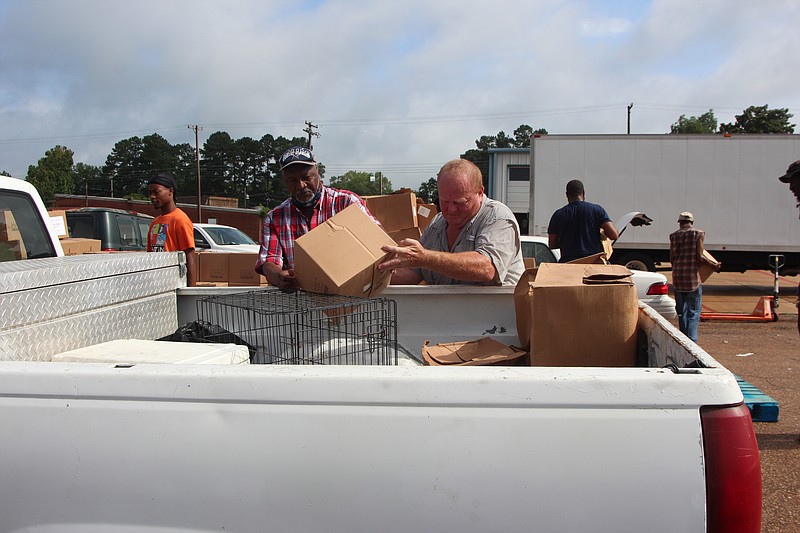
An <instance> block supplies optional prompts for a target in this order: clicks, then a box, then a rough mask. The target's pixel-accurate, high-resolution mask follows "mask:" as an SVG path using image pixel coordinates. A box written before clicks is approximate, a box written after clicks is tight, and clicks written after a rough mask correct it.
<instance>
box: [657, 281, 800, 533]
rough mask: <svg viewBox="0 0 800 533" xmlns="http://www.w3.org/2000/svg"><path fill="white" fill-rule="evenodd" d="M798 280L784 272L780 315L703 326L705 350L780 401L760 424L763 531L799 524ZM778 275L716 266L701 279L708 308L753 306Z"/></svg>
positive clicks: (796, 527) (700, 331)
mask: <svg viewBox="0 0 800 533" xmlns="http://www.w3.org/2000/svg"><path fill="white" fill-rule="evenodd" d="M664 274H665V275H667V277H668V278H669V277H670V273H669V272H664ZM799 281H800V277H798V276H795V277H786V278H783V277H782V278H780V293H779V294H780V296H779V307H778V317H779V318H778V321H777V322H764V323H753V322H749V323H748V322H727V321H720V320H709V321H704V322H701V323H700V326H699V328H698V344H700V346H701V347H702V348H703V349H704V350H706V351H707V352H708V353H709V354H711V356H712V357H714V359H716V360H717V361H719V362H720V363H721V364H722V365H724V366H725V367H726V368H728V369H729V370H731V371H732V372H734V373H735V374H736V375H738V376H740V377H741V378H742V379H744V380H745V381H748V382H750V383H752V384H753V385H755V386H756V387H758V388H759V389H761V390H762V391H763V392H764V393H765V394H767V395H769V396H771V397H773V398H774V399H776V400H777V401H778V403H779V406H780V418H779V420H778V422H757V423H756V424H755V431H756V437H757V439H758V447H759V451H760V454H761V471H762V481H763V502H764V503H763V513H764V514H763V519H762V531H764V532H776V533H777V532H800V440H798V437H800V387H799V386H798V385H799V384H798V374H800V335H798V331H797V314H796V313H797V308H796V307H795V306H794V302H795V300H796V298H795V294H796V292H795V291H796V290H797V283H798V282H799ZM773 282H774V275H773V274H772V273H771V272H769V271H751V272H746V273H743V274H733V273H720V274H714V275H712V276H711V278H709V279H708V281H707V283H706V284H704V291H705V292H704V294H703V310H704V311H709V312H719V313H745V314H748V313H752V311H753V308H754V307H755V305H756V303H757V302H758V299H759V297H760V296H769V295H772V292H773Z"/></svg>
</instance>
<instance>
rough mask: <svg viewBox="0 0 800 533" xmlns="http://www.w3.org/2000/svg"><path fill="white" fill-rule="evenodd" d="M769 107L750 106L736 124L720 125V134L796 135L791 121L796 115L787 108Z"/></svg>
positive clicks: (738, 117) (738, 116)
mask: <svg viewBox="0 0 800 533" xmlns="http://www.w3.org/2000/svg"><path fill="white" fill-rule="evenodd" d="M768 107H769V106H766V105H763V106H750V107H748V108H747V109H745V110H744V111H743V112H742V114H741V115H736V122H733V123H728V124H720V125H719V132H720V133H794V126H795V125H794V124H789V119H791V118H792V117H793V116H794V115H792V114H791V113H789V110H788V109H787V108H782V109H768Z"/></svg>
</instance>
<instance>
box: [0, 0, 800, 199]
mask: <svg viewBox="0 0 800 533" xmlns="http://www.w3.org/2000/svg"><path fill="white" fill-rule="evenodd" d="M798 28H800V2H797V1H795V0H762V1H757V2H754V1H752V0H701V1H698V0H649V1H648V0H631V1H627V0H616V1H607V2H602V1H589V0H583V1H580V0H515V1H503V0H499V1H497V0H496V1H493V2H487V1H484V2H477V1H463V0H462V1H457V0H424V1H418V0H404V1H390V0H387V1H384V2H366V1H360V0H308V1H304V2H303V1H278V0H226V1H217V2H212V1H208V0H137V1H135V2H132V1H130V0H125V1H122V0H71V1H66V0H0V38H2V45H0V128H1V131H0V170H5V171H7V172H9V173H11V174H12V175H15V176H18V177H24V176H25V174H26V173H27V168H28V165H31V164H35V163H36V162H37V160H38V159H39V158H41V157H42V156H43V155H44V153H45V151H46V150H48V149H50V148H52V147H53V146H55V145H62V146H67V147H68V148H70V149H72V150H73V151H74V152H75V162H84V163H87V164H92V165H102V164H103V163H104V161H105V158H106V156H107V155H108V154H109V152H110V151H111V149H112V148H113V146H114V144H115V143H116V142H117V141H119V140H122V139H125V138H128V137H131V136H134V135H138V136H144V135H149V134H152V133H159V134H160V135H162V136H164V137H165V138H167V139H168V140H169V141H170V142H172V143H182V142H188V143H191V144H193V143H194V132H193V131H191V130H189V129H188V128H187V126H188V125H190V124H197V125H200V126H202V127H203V130H202V131H201V132H200V143H201V145H202V143H203V141H204V140H205V139H206V138H207V137H208V135H210V134H211V133H214V132H216V131H227V132H228V133H230V134H231V136H232V137H234V138H240V137H244V136H250V137H253V138H260V137H261V136H263V135H265V134H267V133H270V134H272V135H275V136H278V135H283V136H286V137H292V136H302V135H304V133H303V128H304V127H305V124H304V122H305V121H312V122H313V123H314V124H317V125H318V126H319V129H318V131H319V133H320V134H321V136H320V137H319V138H316V139H314V148H315V152H316V153H317V157H318V159H319V160H320V161H321V162H323V163H324V164H325V165H326V167H327V168H328V176H333V175H339V174H342V173H344V172H346V171H347V170H364V171H370V172H373V171H377V170H380V171H383V172H384V173H385V174H386V175H387V176H388V177H389V179H390V180H391V181H392V184H393V185H394V187H395V188H397V187H401V186H410V187H414V188H416V187H417V186H418V185H419V184H420V183H421V182H423V181H427V179H428V178H430V177H432V176H434V175H435V173H436V171H437V170H438V168H439V167H440V166H441V165H442V164H443V163H444V162H445V161H447V160H449V159H452V158H456V157H458V156H459V155H460V154H461V153H463V152H465V151H466V150H468V149H470V148H473V147H474V143H475V139H477V138H479V137H480V136H481V135H492V134H496V133H497V132H498V131H501V130H502V131H505V132H506V133H507V134H509V135H510V134H511V133H512V132H513V130H514V129H515V128H516V127H517V126H519V125H520V124H528V125H530V126H532V127H533V128H546V129H547V131H548V132H550V133H624V132H625V131H626V128H627V106H628V105H629V104H631V103H632V104H633V108H632V110H631V132H632V133H667V132H669V129H670V125H671V124H672V123H674V122H676V121H677V119H678V117H679V116H680V115H681V114H685V115H687V116H692V115H700V114H702V113H704V112H706V111H708V110H709V109H713V110H714V113H715V115H716V117H717V119H718V120H719V121H720V122H732V121H734V115H735V114H737V113H741V112H742V110H743V109H745V108H746V107H748V106H751V105H769V106H770V108H789V110H790V112H791V113H793V114H794V115H795V117H794V119H793V122H794V123H800V31H798ZM798 131H800V130H798Z"/></svg>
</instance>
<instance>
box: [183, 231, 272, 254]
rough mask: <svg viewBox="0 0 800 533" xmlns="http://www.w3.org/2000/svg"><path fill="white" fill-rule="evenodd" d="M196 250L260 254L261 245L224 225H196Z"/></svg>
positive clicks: (244, 234) (241, 232) (243, 233)
mask: <svg viewBox="0 0 800 533" xmlns="http://www.w3.org/2000/svg"><path fill="white" fill-rule="evenodd" d="M194 247H195V249H196V250H211V251H216V252H239V253H258V248H259V245H258V243H256V241H254V240H253V239H251V238H250V236H249V235H247V234H246V233H245V232H243V231H242V230H239V229H236V228H234V227H231V226H223V225H222V224H195V225H194Z"/></svg>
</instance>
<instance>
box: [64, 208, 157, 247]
mask: <svg viewBox="0 0 800 533" xmlns="http://www.w3.org/2000/svg"><path fill="white" fill-rule="evenodd" d="M152 220H153V217H151V216H150V215H145V214H144V213H137V212H136V211H125V210H123V209H111V208H109V207H82V208H80V209H73V210H70V211H67V227H68V228H69V236H70V237H81V238H86V239H99V240H100V248H101V249H102V250H108V251H128V252H130V251H144V250H147V228H149V227H150V222H151V221H152Z"/></svg>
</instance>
